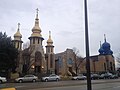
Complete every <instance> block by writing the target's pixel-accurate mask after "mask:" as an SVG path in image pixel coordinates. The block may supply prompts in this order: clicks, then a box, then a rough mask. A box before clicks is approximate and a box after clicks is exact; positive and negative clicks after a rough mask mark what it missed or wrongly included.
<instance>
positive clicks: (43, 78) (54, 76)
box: [42, 74, 60, 82]
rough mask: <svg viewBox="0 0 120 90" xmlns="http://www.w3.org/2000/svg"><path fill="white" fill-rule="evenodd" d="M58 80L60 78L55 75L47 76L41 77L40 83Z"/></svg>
mask: <svg viewBox="0 0 120 90" xmlns="http://www.w3.org/2000/svg"><path fill="white" fill-rule="evenodd" d="M59 80H60V76H58V75H55V74H51V75H49V76H46V77H42V81H46V82H47V81H59Z"/></svg>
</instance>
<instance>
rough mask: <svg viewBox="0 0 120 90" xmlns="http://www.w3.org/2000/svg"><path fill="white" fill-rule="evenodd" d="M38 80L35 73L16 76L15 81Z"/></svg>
mask: <svg viewBox="0 0 120 90" xmlns="http://www.w3.org/2000/svg"><path fill="white" fill-rule="evenodd" d="M37 80H38V77H37V76H35V75H25V76H24V77H20V78H16V79H15V82H19V83H22V82H29V81H31V82H36V81H37Z"/></svg>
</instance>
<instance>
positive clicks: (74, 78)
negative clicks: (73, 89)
mask: <svg viewBox="0 0 120 90" xmlns="http://www.w3.org/2000/svg"><path fill="white" fill-rule="evenodd" d="M86 78H87V77H86V76H84V75H81V74H80V75H78V76H73V77H72V80H85V79H86Z"/></svg>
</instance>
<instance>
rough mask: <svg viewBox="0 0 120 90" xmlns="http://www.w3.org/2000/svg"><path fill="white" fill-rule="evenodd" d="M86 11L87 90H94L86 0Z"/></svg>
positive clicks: (85, 0) (85, 1)
mask: <svg viewBox="0 0 120 90" xmlns="http://www.w3.org/2000/svg"><path fill="white" fill-rule="evenodd" d="M84 9H85V42H86V69H87V90H92V87H91V73H90V59H89V35H88V16H87V0H84Z"/></svg>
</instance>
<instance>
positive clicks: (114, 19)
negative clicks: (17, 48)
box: [0, 0, 120, 56]
mask: <svg viewBox="0 0 120 90" xmlns="http://www.w3.org/2000/svg"><path fill="white" fill-rule="evenodd" d="M83 1H84V0H1V2H0V12H1V14H0V30H1V31H2V32H6V33H7V35H8V36H11V37H12V38H13V35H14V34H15V32H16V30H17V23H21V26H20V32H21V34H22V36H23V37H22V40H23V41H24V43H26V42H27V41H29V40H28V37H29V36H30V35H31V33H32V31H31V29H32V28H33V26H34V19H35V14H36V10H35V9H36V8H39V19H40V27H41V29H42V36H43V38H44V39H45V40H44V41H43V46H45V45H46V40H47V39H48V34H49V31H51V34H52V39H53V41H54V43H53V44H54V46H55V53H59V52H62V51H65V50H66V49H67V48H73V47H76V48H77V49H79V51H80V54H81V55H82V56H85V38H84V37H85V36H84V33H85V32H84V31H85V30H84V5H83ZM119 3H120V0H88V18H89V20H88V22H89V36H90V38H89V39H90V40H89V41H90V55H96V54H98V49H99V43H100V41H102V43H103V42H104V37H103V36H104V34H106V37H107V41H108V42H109V43H110V44H111V49H112V50H113V52H114V54H117V53H118V52H120V46H119V45H120V41H119V38H120V36H119V34H120V30H119V28H120V20H119V19H120V5H119Z"/></svg>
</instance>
